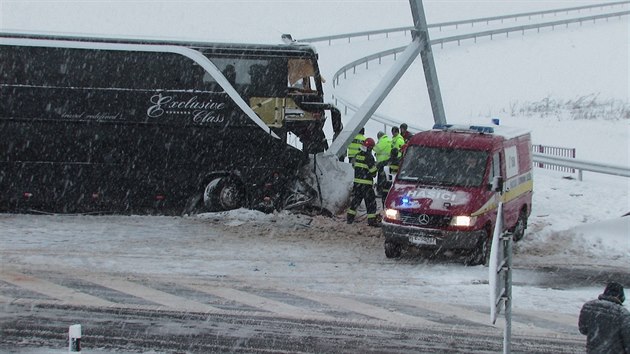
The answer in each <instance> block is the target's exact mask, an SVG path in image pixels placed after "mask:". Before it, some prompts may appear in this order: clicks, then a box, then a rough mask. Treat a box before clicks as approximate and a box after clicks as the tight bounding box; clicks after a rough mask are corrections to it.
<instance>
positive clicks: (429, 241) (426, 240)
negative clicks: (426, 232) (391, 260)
mask: <svg viewBox="0 0 630 354" xmlns="http://www.w3.org/2000/svg"><path fill="white" fill-rule="evenodd" d="M409 242H411V243H414V244H416V245H435V244H437V242H436V239H435V238H433V237H425V236H409Z"/></svg>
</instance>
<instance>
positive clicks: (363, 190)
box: [346, 138, 379, 227]
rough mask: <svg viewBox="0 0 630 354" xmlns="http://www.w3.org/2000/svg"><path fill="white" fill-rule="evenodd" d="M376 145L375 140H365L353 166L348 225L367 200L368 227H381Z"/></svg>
mask: <svg viewBox="0 0 630 354" xmlns="http://www.w3.org/2000/svg"><path fill="white" fill-rule="evenodd" d="M374 145H375V143H374V139H372V138H367V139H365V141H364V142H363V146H361V149H360V151H359V153H357V155H356V157H355V159H354V163H353V164H352V166H353V167H354V184H353V186H352V201H351V202H350V208H349V209H348V215H347V219H346V220H347V221H348V224H352V223H353V222H354V218H355V216H356V215H357V207H358V206H359V205H360V204H361V201H363V200H365V207H366V208H367V219H368V225H370V226H376V227H378V226H379V223H378V220H377V219H376V196H375V194H374V187H373V184H374V176H376V171H377V168H376V160H374V156H373V155H372V148H374Z"/></svg>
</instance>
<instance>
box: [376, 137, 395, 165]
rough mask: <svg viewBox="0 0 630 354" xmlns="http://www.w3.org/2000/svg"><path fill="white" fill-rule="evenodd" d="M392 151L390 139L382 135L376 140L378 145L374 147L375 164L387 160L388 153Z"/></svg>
mask: <svg viewBox="0 0 630 354" xmlns="http://www.w3.org/2000/svg"><path fill="white" fill-rule="evenodd" d="M391 151H392V139H391V138H390V137H388V136H387V135H383V136H382V137H381V138H380V139H378V143H376V146H374V154H375V155H376V162H383V161H387V159H389V155H390V152H391Z"/></svg>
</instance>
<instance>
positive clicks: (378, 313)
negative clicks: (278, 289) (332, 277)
mask: <svg viewBox="0 0 630 354" xmlns="http://www.w3.org/2000/svg"><path fill="white" fill-rule="evenodd" d="M292 292H293V293H294V294H296V295H298V296H301V297H303V298H306V299H309V300H312V301H316V302H319V303H322V304H326V305H328V306H332V307H336V308H340V309H343V310H348V311H352V312H355V313H359V314H362V315H365V316H369V317H373V318H377V319H380V320H384V321H387V322H390V323H394V324H401V325H416V326H418V325H419V326H432V325H438V323H436V322H433V321H429V320H426V319H424V318H420V317H416V316H411V315H407V314H404V313H400V312H394V311H390V310H387V309H384V308H382V307H378V306H374V305H370V304H366V303H364V302H360V301H357V300H353V299H349V298H345V297H341V296H335V295H331V294H316V293H313V292H305V291H292Z"/></svg>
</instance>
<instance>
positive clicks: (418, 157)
mask: <svg viewBox="0 0 630 354" xmlns="http://www.w3.org/2000/svg"><path fill="white" fill-rule="evenodd" d="M487 160H488V153H487V152H486V151H478V150H462V149H453V148H436V147H426V146H417V145H412V146H409V147H408V148H407V151H405V157H404V159H403V163H402V166H401V167H400V171H399V172H398V177H397V178H398V179H399V180H402V181H414V182H418V183H422V184H429V185H446V186H460V187H478V186H480V185H481V184H482V182H483V177H484V172H485V170H486V164H487Z"/></svg>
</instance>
